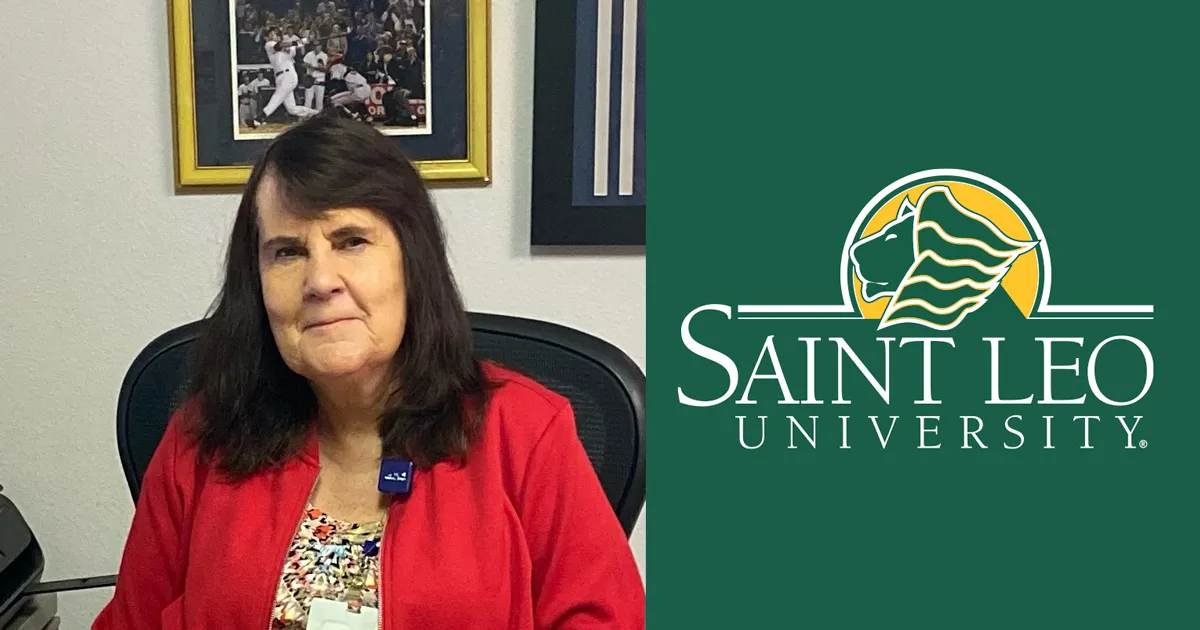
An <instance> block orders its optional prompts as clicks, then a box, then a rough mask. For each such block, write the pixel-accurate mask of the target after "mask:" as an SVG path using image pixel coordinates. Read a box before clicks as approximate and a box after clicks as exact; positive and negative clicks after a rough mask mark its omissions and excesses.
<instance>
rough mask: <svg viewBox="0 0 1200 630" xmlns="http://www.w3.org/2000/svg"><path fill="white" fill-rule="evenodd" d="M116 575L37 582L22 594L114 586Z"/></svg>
mask: <svg viewBox="0 0 1200 630" xmlns="http://www.w3.org/2000/svg"><path fill="white" fill-rule="evenodd" d="M116 585H117V576H115V575H97V576H93V577H85V578H72V579H69V580H55V581H53V582H39V583H37V584H33V585H31V586H30V587H29V588H27V589H25V591H24V592H23V593H22V595H40V594H42V593H62V592H65V591H82V590H85V589H89V588H103V587H105V586H116Z"/></svg>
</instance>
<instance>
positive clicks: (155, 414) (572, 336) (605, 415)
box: [117, 313, 646, 536]
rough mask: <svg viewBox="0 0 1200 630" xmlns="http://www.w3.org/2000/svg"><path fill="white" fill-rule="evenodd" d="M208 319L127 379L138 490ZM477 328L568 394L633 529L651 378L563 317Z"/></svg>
mask: <svg viewBox="0 0 1200 630" xmlns="http://www.w3.org/2000/svg"><path fill="white" fill-rule="evenodd" d="M204 325H205V321H204V320H201V321H196V322H191V323H188V324H184V325H183V326H180V327H178V328H175V329H173V330H170V331H168V332H166V333H164V334H163V335H161V336H159V337H158V338H157V339H155V340H154V341H152V342H151V343H150V344H149V345H148V346H146V348H145V349H144V350H142V352H141V353H140V354H139V355H138V356H137V358H136V359H135V360H134V362H133V364H132V365H131V366H130V368H129V371H128V372H127V373H126V375H125V380H124V382H123V383H122V385H121V393H120V398H119V399H118V403H117V448H118V450H119V452H120V456H121V464H122V467H123V468H124V470H125V480H126V482H127V483H128V484H129V491H130V493H131V494H132V496H133V497H134V499H135V500H136V499H137V496H138V494H139V493H140V491H141V480H142V474H143V473H145V471H146V467H147V465H148V464H149V463H150V457H151V456H152V455H153V454H154V450H155V449H156V448H157V447H158V443H159V441H160V440H161V439H162V435H163V432H164V431H165V430H166V426H167V422H168V420H169V419H170V417H171V414H172V413H173V412H174V410H175V408H176V407H177V406H178V405H179V404H180V403H181V402H182V400H183V398H184V396H185V395H186V391H187V384H188V382H189V380H190V377H191V374H190V369H191V351H192V347H193V346H194V342H195V341H196V339H197V338H198V337H199V335H200V333H201V332H202V330H203V326H204ZM471 328H472V331H473V333H474V342H475V346H476V350H477V352H478V353H479V355H480V356H481V357H482V358H485V359H487V360H490V361H492V362H494V363H497V364H500V365H503V366H506V367H509V368H512V369H514V370H517V371H519V372H522V373H524V374H525V375H527V376H529V377H531V378H533V379H534V380H537V381H538V382H540V383H542V384H543V385H545V386H546V387H549V388H550V389H552V390H554V391H556V392H558V393H559V394H561V395H563V396H565V397H566V398H568V399H569V400H570V401H571V405H572V407H573V409H574V411H575V419H576V424H577V428H578V432H579V438H580V440H581V441H582V442H583V446H584V449H585V450H586V451H587V453H588V457H589V458H590V459H591V462H592V466H593V467H594V468H595V470H596V474H597V476H598V477H599V478H600V482H601V484H602V485H603V486H604V491H605V493H606V494H607V495H608V500H609V502H610V503H611V505H612V508H613V511H614V512H615V513H616V515H617V518H618V519H619V520H620V522H621V525H622V527H624V529H625V535H626V536H629V534H630V533H631V532H632V531H633V525H634V522H635V521H636V520H637V516H638V513H639V512H640V511H641V508H642V504H643V502H644V500H645V497H646V449H645V440H646V438H645V414H646V411H645V409H646V406H645V391H646V378H645V375H644V374H643V373H642V371H641V370H640V369H639V368H638V367H637V364H636V363H634V362H633V361H632V360H631V359H630V358H629V357H628V356H627V355H626V354H625V353H623V352H622V351H621V350H619V349H618V348H616V347H614V346H613V345H611V344H609V343H608V342H605V341H603V340H601V339H598V338H596V337H594V336H591V335H589V334H586V333H583V332H581V331H578V330H574V329H572V328H567V327H565V326H560V325H558V324H551V323H548V322H543V321H537V320H532V319H524V318H517V317H510V316H504V315H491V314H481V313H472V314H471Z"/></svg>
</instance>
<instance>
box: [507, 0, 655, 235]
mask: <svg viewBox="0 0 1200 630" xmlns="http://www.w3.org/2000/svg"><path fill="white" fill-rule="evenodd" d="M644 7H645V0H537V6H536V28H535V34H534V46H535V51H534V94H533V169H532V175H533V181H532V208H531V231H530V232H531V234H530V240H531V245H532V246H571V245H580V246H610V245H615V246H630V245H632V246H645V244H646V204H645V169H646V167H645V110H646V108H645V49H646V46H645V26H644V24H645V19H644V11H645V8H644ZM606 9H607V10H609V11H610V12H609V13H608V15H609V16H610V19H609V21H608V23H607V24H602V22H603V21H604V18H603V11H604V10H606ZM627 12H628V13H629V15H628V16H627V15H626V13H627ZM631 24H632V25H633V26H634V28H633V29H629V28H628V26H629V25H631ZM626 31H628V32H631V33H634V34H635V35H633V36H632V41H629V40H630V38H628V37H625V34H626ZM605 35H609V38H608V42H609V44H610V46H609V49H608V50H607V51H605V50H603V49H602V48H601V47H600V46H599V44H598V42H601V41H602V40H603V39H604V36H605ZM630 46H635V49H634V50H635V54H633V55H628V54H626V53H627V52H628V51H630V50H631V48H630ZM603 56H608V59H609V61H608V62H607V63H608V64H609V70H610V71H609V73H608V74H607V75H605V73H603V72H597V70H598V69H599V68H603V63H602V62H601V61H598V57H603ZM626 58H628V59H630V60H631V61H628V62H626ZM631 68H632V69H633V70H634V74H635V78H634V79H633V81H632V82H631V83H632V84H633V86H634V89H633V90H632V91H629V90H626V89H625V86H623V85H622V83H623V82H622V80H621V78H622V77H624V76H627V75H626V74H625V72H626V71H627V70H629V69H631ZM598 75H599V76H601V77H603V76H608V77H609V79H608V82H607V85H608V86H610V89H609V91H608V98H607V99H605V100H607V101H608V103H607V104H605V103H603V102H602V101H601V99H599V98H597V97H596V95H597V94H602V93H603V92H602V83H603V81H597V76H598ZM589 103H590V105H589ZM631 103H632V108H631V107H630V104H631ZM605 109H607V112H608V116H607V118H606V120H605V117H604V116H603V112H604V110H605ZM597 112H601V115H600V116H599V118H600V119H601V123H600V125H597V124H596V122H595V121H596V118H597ZM605 122H607V128H605V125H604V123H605ZM598 126H599V127H600V128H601V129H602V130H603V133H606V134H607V139H602V138H600V137H599V136H598V135H597V134H596V133H595V130H596V128H597V127H598ZM630 128H632V129H630ZM589 135H591V136H592V137H593V138H594V139H595V140H596V141H593V142H591V143H590V144H589V139H588V136H589ZM631 140H632V142H630V141H631ZM614 145H616V146H615V147H614ZM597 146H604V147H605V148H606V149H607V151H606V153H607V155H608V156H609V159H608V161H607V162H606V164H607V166H603V167H602V169H603V170H604V171H606V172H607V174H608V178H607V179H608V180H609V182H611V183H608V184H604V187H605V188H606V194H605V195H597V194H595V190H597V189H596V188H595V187H594V185H593V188H592V190H591V192H588V191H587V190H585V187H586V186H587V185H589V184H592V183H593V182H594V181H599V179H598V178H597V176H596V164H597V163H598V162H599V163H605V162H604V161H603V160H601V161H598V160H597V159H596V156H597V155H601V154H602V153H605V151H596V147H597ZM588 149H591V151H590V152H589V151H588ZM622 152H624V153H623V154H622ZM630 154H632V157H630ZM589 169H590V170H591V172H590V173H589ZM630 186H632V188H630ZM614 189H616V190H614ZM581 191H582V192H581ZM630 191H632V193H631V194H622V193H623V192H625V193H628V192H630Z"/></svg>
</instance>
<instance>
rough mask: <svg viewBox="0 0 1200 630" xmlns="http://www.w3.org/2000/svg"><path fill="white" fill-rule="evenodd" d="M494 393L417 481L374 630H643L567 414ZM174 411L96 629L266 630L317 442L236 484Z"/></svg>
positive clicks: (524, 389) (515, 391)
mask: <svg viewBox="0 0 1200 630" xmlns="http://www.w3.org/2000/svg"><path fill="white" fill-rule="evenodd" d="M488 373H489V375H490V376H491V377H493V378H497V377H498V378H499V379H500V380H501V381H502V382H503V384H502V385H501V386H500V388H499V389H497V390H496V391H495V392H494V398H493V400H492V403H491V405H490V407H489V409H488V412H487V415H486V417H485V419H484V430H483V432H482V433H481V436H480V439H479V440H478V442H477V443H476V444H475V445H474V446H473V447H472V449H471V450H470V451H469V452H468V461H467V464H466V465H465V466H456V465H452V464H448V463H447V464H438V465H436V466H434V467H433V468H432V470H430V471H417V472H416V473H415V474H414V475H413V479H412V486H411V491H410V494H409V495H408V497H407V498H397V499H396V500H394V501H393V502H392V506H391V508H390V511H389V517H388V526H387V531H386V532H385V533H384V537H383V543H382V545H381V548H380V552H381V554H382V555H381V559H380V571H381V576H380V589H381V593H380V602H381V618H382V622H381V624H380V625H381V629H384V630H402V629H404V630H408V629H420V630H439V629H443V628H444V629H446V630H449V629H451V628H453V629H455V630H459V629H462V628H471V629H473V630H487V629H491V628H495V629H497V630H499V629H501V628H503V629H506V630H526V629H529V630H534V629H543V628H545V629H550V628H554V629H563V630H566V629H583V628H589V629H590V628H608V629H625V628H643V627H644V626H645V591H644V589H643V585H642V581H641V578H640V576H639V575H638V571H637V567H636V565H635V563H634V559H633V555H632V553H631V551H630V549H629V543H628V541H627V540H626V538H625V534H624V531H623V530H622V529H621V526H620V524H619V522H618V521H617V519H616V516H615V515H614V514H613V511H612V509H611V507H610V506H609V503H608V501H607V499H606V498H605V495H604V492H603V490H602V488H601V486H600V483H599V480H598V479H597V477H596V474H595V471H594V470H593V468H592V466H591V463H590V462H589V460H588V458H587V454H586V453H585V452H584V450H583V445H582V444H581V443H580V441H579V438H578V436H577V434H576V433H575V421H574V415H573V413H572V410H571V408H570V406H569V405H568V402H567V399H565V398H563V397H561V396H559V395H557V394H555V393H553V392H551V391H550V390H548V389H546V388H545V387H542V386H541V385H539V384H537V383H535V382H533V381H531V380H529V379H527V378H524V377H522V376H519V375H516V374H514V373H512V372H508V371H505V370H502V369H499V368H496V367H493V366H489V367H488ZM194 418H195V409H194V406H192V405H184V406H182V407H181V408H180V410H179V411H177V412H176V414H175V416H174V417H173V418H172V420H171V423H170V425H169V426H168V428H167V431H166V434H165V435H164V436H163V440H162V442H161V443H160V445H159V447H158V450H157V451H156V453H155V455H154V457H153V459H152V460H151V462H150V465H149V468H148V469H147V471H146V474H145V477H144V479H143V486H142V491H141V496H140V497H139V499H138V504H137V510H136V512H135V514H134V517H133V524H132V527H131V529H130V532H129V538H128V542H127V543H126V546H125V550H124V554H123V556H122V560H121V566H120V572H119V575H118V577H117V586H116V590H115V592H114V594H113V598H112V601H111V602H109V603H108V605H107V606H106V607H105V608H104V610H102V611H101V613H100V615H99V616H98V617H97V619H96V620H95V622H94V624H93V626H92V628H93V630H143V629H150V628H154V629H162V630H184V629H188V630H191V629H195V630H200V629H205V630H210V629H212V628H221V629H222V630H242V629H245V630H268V629H269V627H270V614H271V611H272V608H273V605H274V602H275V590H276V586H277V584H278V580H279V575H280V572H281V571H282V569H283V563H284V556H285V554H286V551H287V548H288V546H289V544H290V543H291V539H292V535H293V533H294V532H295V529H296V525H297V523H298V522H299V520H300V519H301V517H302V512H303V510H304V505H305V501H306V500H307V498H308V495H309V492H310V490H311V489H312V488H313V486H314V484H315V483H316V478H317V472H318V449H317V443H316V440H315V438H314V439H311V440H310V441H309V444H308V446H307V447H306V448H305V450H304V451H303V452H302V453H300V454H298V455H297V456H296V457H294V458H293V459H292V460H291V461H289V462H288V463H287V464H285V465H284V466H282V467H281V468H279V469H273V470H270V471H267V472H263V473H261V474H258V475H256V476H254V477H253V478H251V479H248V480H245V481H242V482H240V483H232V482H229V481H227V480H225V479H224V478H221V477H219V476H218V475H217V474H215V472H213V471H212V470H210V469H209V468H208V467H203V466H200V465H199V464H197V462H196V457H195V454H196V451H195V449H194V448H193V446H192V445H191V444H190V443H189V441H188V440H187V439H186V438H185V437H184V436H183V434H182V432H181V431H180V428H179V427H180V424H181V421H185V422H186V421H189V420H193V419H194Z"/></svg>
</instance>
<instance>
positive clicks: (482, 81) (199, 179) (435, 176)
mask: <svg viewBox="0 0 1200 630" xmlns="http://www.w3.org/2000/svg"><path fill="white" fill-rule="evenodd" d="M428 1H429V2H439V0H428ZM457 1H458V2H459V3H460V4H462V5H464V6H465V9H466V16H465V19H466V29H465V30H466V33H465V35H466V36H465V39H466V51H465V59H466V73H465V74H466V80H465V89H466V104H465V105H466V106H465V110H466V111H465V122H466V127H467V129H466V133H465V144H466V156H465V158H460V159H426V160H422V159H419V158H417V159H414V163H415V164H416V166H417V168H418V170H419V171H420V172H421V174H422V176H423V177H424V178H425V179H426V180H427V182H428V183H430V184H431V185H439V184H441V185H460V186H461V185H486V184H489V183H490V182H491V84H490V78H491V76H490V75H491V72H490V70H491V68H490V56H491V42H490V32H491V18H490V10H489V1H490V0H457ZM197 2H216V3H222V2H228V0H167V4H168V30H169V36H170V42H169V44H170V49H171V64H170V70H171V72H170V74H171V111H172V119H173V121H172V122H173V124H172V127H173V132H174V133H173V135H174V143H173V145H174V150H173V152H174V162H175V169H174V170H175V188H176V191H177V192H204V191H207V190H212V189H218V190H219V189H228V188H236V187H241V186H242V185H244V184H245V182H246V180H247V179H248V178H249V175H250V171H251V170H252V168H253V165H252V164H238V165H218V166H211V165H203V164H201V163H200V160H199V156H198V153H197V145H198V142H197V128H198V125H197V119H196V110H197V108H196V90H195V84H196V74H195V72H194V69H195V56H194V51H193V41H194V32H193V15H194V12H193V8H194V7H193V5H194V3H197Z"/></svg>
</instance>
